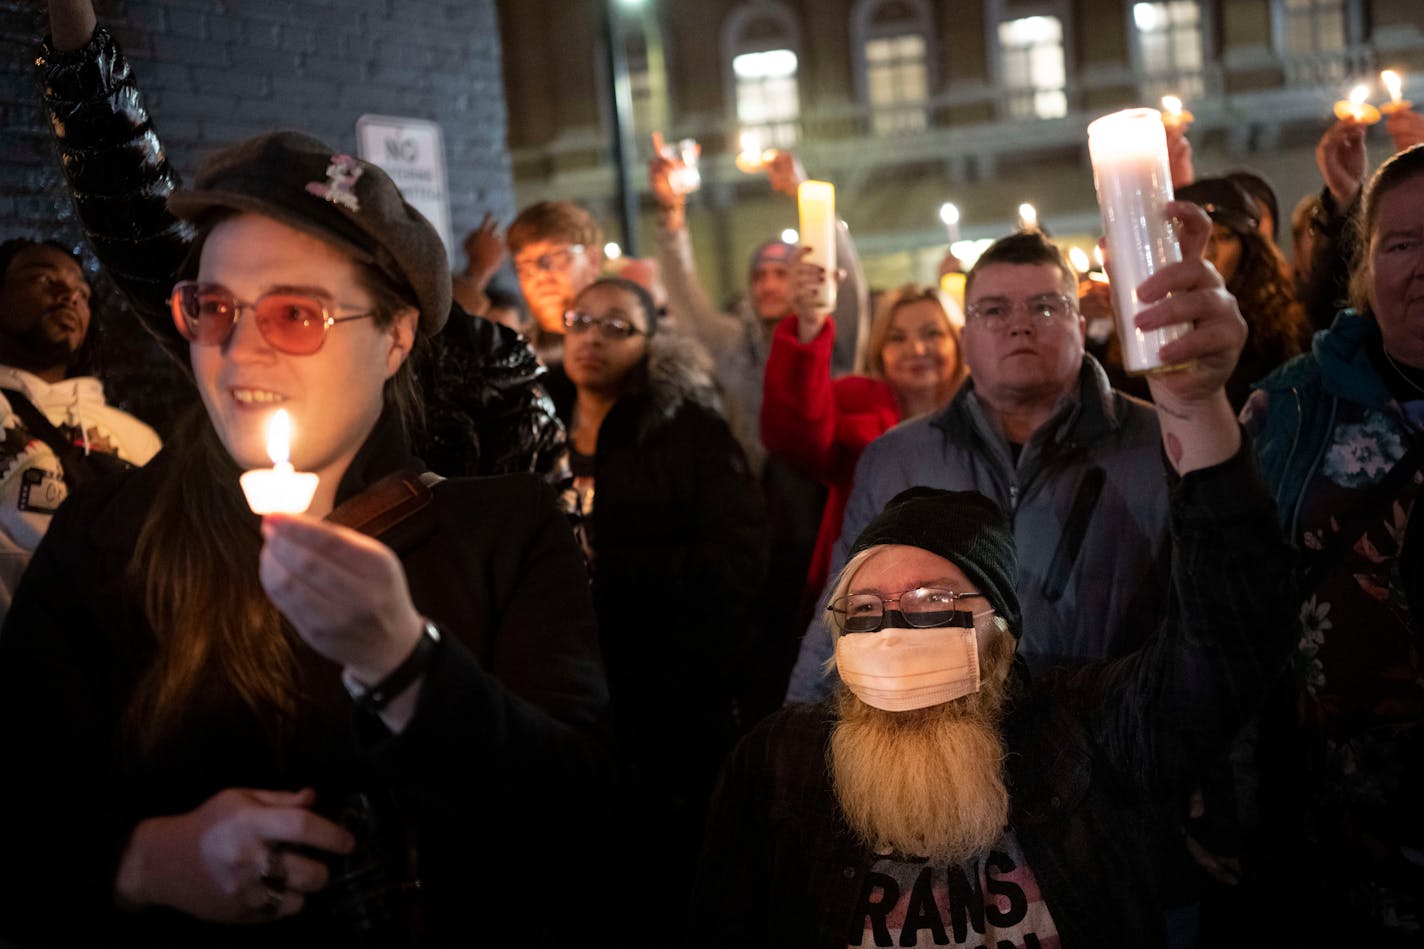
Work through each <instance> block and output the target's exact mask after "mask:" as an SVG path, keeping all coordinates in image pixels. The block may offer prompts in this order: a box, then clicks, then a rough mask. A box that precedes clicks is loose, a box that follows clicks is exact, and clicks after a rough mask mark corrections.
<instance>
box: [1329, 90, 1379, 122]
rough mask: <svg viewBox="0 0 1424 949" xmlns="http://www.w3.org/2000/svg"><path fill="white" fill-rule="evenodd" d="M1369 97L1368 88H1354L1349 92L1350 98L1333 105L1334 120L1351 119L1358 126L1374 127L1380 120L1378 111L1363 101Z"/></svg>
mask: <svg viewBox="0 0 1424 949" xmlns="http://www.w3.org/2000/svg"><path fill="white" fill-rule="evenodd" d="M1369 97H1370V87H1369V86H1363V85H1361V86H1356V87H1355V88H1353V89H1351V90H1350V98H1348V99H1341V100H1340V101H1338V102H1336V103H1335V118H1337V119H1352V120H1354V121H1355V122H1358V123H1359V124H1360V125H1374V124H1375V123H1376V122H1378V121H1379V120H1380V114H1379V109H1376V108H1375V107H1374V106H1372V105H1370V104H1369V103H1368V102H1366V101H1365V100H1366V99H1368V98H1369Z"/></svg>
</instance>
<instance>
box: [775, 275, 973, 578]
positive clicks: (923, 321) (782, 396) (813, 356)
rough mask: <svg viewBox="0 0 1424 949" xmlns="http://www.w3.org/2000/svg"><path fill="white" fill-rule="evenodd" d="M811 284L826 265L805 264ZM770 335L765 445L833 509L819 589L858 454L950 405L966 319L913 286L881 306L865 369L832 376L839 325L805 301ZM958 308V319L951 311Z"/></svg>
mask: <svg viewBox="0 0 1424 949" xmlns="http://www.w3.org/2000/svg"><path fill="white" fill-rule="evenodd" d="M805 269H806V271H807V274H806V279H805V280H804V281H802V286H804V287H805V288H807V289H808V290H809V289H813V288H814V287H815V285H816V283H818V282H819V273H820V271H819V269H818V268H814V267H807V268H805ZM809 297H810V293H801V292H798V294H797V300H796V303H795V305H794V306H793V309H794V310H795V312H794V315H792V316H788V317H786V318H785V319H784V320H782V321H781V323H780V324H779V325H778V326H777V327H776V332H775V334H774V335H773V336H772V342H771V355H770V357H769V358H768V359H767V364H766V377H765V381H764V383H763V387H764V388H763V393H762V403H761V437H762V442H763V443H765V445H766V448H767V450H768V451H770V452H771V453H773V454H777V455H781V456H782V457H784V458H786V459H787V460H788V461H790V462H791V463H792V464H794V465H795V466H796V467H798V468H800V469H801V470H802V471H804V472H806V473H807V474H808V475H810V476H811V477H814V478H816V479H817V480H818V481H820V482H821V483H823V484H825V485H826V487H827V489H828V494H827V496H826V507H825V510H824V511H823V512H822V514H821V528H820V532H819V533H818V534H817V537H816V550H815V554H814V556H813V557H812V558H811V567H810V570H809V571H808V573H807V577H806V585H807V588H808V590H809V591H810V592H811V594H812V595H816V594H818V593H819V592H820V590H821V588H822V587H823V586H824V585H825V582H826V571H827V570H828V568H829V566H830V561H831V548H832V546H833V545H834V544H835V542H836V538H837V537H839V536H840V532H841V519H842V516H843V515H844V514H845V506H846V500H847V499H848V498H849V497H850V489H851V483H852V481H853V479H854V477H855V464H856V462H857V461H859V460H860V453H861V452H862V451H863V450H864V449H865V446H866V445H869V444H870V443H871V442H872V441H874V440H875V439H876V438H879V437H880V435H881V434H883V433H884V432H885V431H886V430H887V429H889V428H890V427H891V426H893V425H896V424H898V423H899V422H900V421H901V420H902V419H907V418H912V417H914V416H916V415H923V414H924V413H926V412H931V411H933V410H935V409H938V408H940V407H941V406H943V405H945V404H946V403H947V402H948V401H949V399H950V397H951V396H953V395H954V393H955V390H957V389H958V388H959V384H960V383H961V382H962V381H963V380H964V376H965V374H966V372H967V369H966V367H965V365H964V358H963V356H962V355H961V354H960V351H959V329H958V326H959V325H960V324H962V323H963V321H964V318H963V317H962V316H960V315H959V312H958V307H956V306H955V304H954V303H953V302H951V301H949V300H947V299H946V298H945V297H943V296H942V295H941V294H940V293H939V291H938V290H936V289H935V288H934V287H931V286H928V285H924V284H913V283H912V284H906V285H905V286H903V287H900V288H899V289H898V290H895V291H893V292H891V293H887V294H886V295H885V296H884V297H883V298H882V300H881V303H880V306H879V307H878V308H877V309H876V313H875V319H874V321H873V322H872V323H871V326H870V339H869V344H868V347H867V353H868V357H867V362H868V367H867V370H868V371H867V374H866V375H863V376H842V377H841V378H839V379H832V378H831V348H832V346H833V345H834V343H835V329H836V328H835V322H834V321H833V320H830V319H827V314H824V313H815V312H812V310H811V309H810V308H808V307H804V306H801V305H799V304H800V301H801V300H804V299H809ZM951 310H953V314H954V315H953V316H951Z"/></svg>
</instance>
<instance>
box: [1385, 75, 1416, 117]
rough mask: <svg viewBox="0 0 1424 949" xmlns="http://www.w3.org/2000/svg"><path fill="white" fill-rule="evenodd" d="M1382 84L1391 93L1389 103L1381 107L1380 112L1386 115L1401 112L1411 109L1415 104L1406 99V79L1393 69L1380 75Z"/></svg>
mask: <svg viewBox="0 0 1424 949" xmlns="http://www.w3.org/2000/svg"><path fill="white" fill-rule="evenodd" d="M1380 82H1382V83H1384V87H1385V89H1386V90H1388V92H1389V101H1388V102H1386V103H1385V104H1384V105H1382V106H1380V111H1381V112H1383V113H1385V114H1386V115H1388V114H1390V113H1393V112H1400V111H1402V110H1404V109H1407V108H1409V107H1410V106H1411V105H1413V104H1414V103H1412V102H1410V101H1409V100H1408V99H1406V98H1404V78H1403V77H1402V76H1400V75H1399V73H1397V72H1395V71H1394V70H1393V69H1386V70H1384V71H1383V72H1381V73H1380Z"/></svg>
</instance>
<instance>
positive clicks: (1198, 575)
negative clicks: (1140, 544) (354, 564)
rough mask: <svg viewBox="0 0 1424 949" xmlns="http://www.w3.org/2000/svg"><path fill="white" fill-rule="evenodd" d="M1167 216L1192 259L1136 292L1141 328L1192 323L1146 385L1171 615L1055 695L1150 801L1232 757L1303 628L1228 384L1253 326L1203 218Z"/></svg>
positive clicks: (1176, 208)
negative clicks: (1166, 497) (1157, 431)
mask: <svg viewBox="0 0 1424 949" xmlns="http://www.w3.org/2000/svg"><path fill="white" fill-rule="evenodd" d="M1169 207H1170V209H1171V211H1172V213H1174V214H1176V215H1177V216H1178V217H1179V219H1180V221H1181V224H1182V227H1181V233H1182V252H1183V256H1184V258H1185V260H1184V262H1183V263H1180V264H1174V265H1172V266H1171V267H1168V268H1166V269H1164V270H1162V271H1160V272H1159V273H1158V274H1156V275H1154V276H1153V277H1152V278H1150V279H1149V280H1147V281H1146V282H1144V283H1143V285H1142V286H1141V287H1140V288H1139V290H1138V295H1139V297H1141V298H1142V299H1143V300H1145V301H1147V302H1149V303H1153V304H1154V305H1153V306H1151V307H1149V308H1148V309H1147V310H1145V311H1143V312H1142V313H1141V314H1140V315H1139V317H1138V321H1137V322H1138V325H1139V326H1141V327H1142V328H1144V329H1150V328H1154V327H1159V326H1164V325H1168V324H1172V323H1181V322H1183V321H1190V322H1191V323H1192V326H1193V328H1192V330H1191V331H1190V332H1189V333H1187V334H1186V335H1185V336H1184V337H1182V338H1181V339H1179V340H1176V341H1175V342H1173V343H1170V344H1168V345H1167V346H1165V347H1163V350H1162V355H1163V357H1164V358H1165V359H1166V360H1167V361H1168V362H1177V361H1184V362H1186V363H1187V367H1186V368H1184V369H1181V370H1178V371H1176V372H1171V373H1162V374H1158V375H1154V376H1151V377H1149V380H1148V382H1149V385H1150V386H1151V387H1152V394H1153V398H1154V400H1155V402H1156V404H1157V412H1158V418H1159V420H1160V422H1161V426H1162V446H1163V452H1164V455H1165V457H1166V459H1167V465H1168V480H1169V482H1170V498H1171V511H1170V523H1171V531H1172V572H1171V579H1170V589H1169V598H1168V607H1167V615H1166V617H1165V618H1164V620H1163V623H1162V626H1161V627H1160V628H1159V629H1158V630H1157V632H1156V633H1155V634H1154V635H1153V636H1152V637H1151V638H1150V640H1149V641H1148V642H1147V644H1146V645H1144V646H1143V647H1142V648H1141V649H1139V650H1138V651H1136V652H1134V653H1133V654H1132V655H1130V656H1127V657H1125V658H1123V659H1121V660H1117V661H1115V662H1112V663H1109V664H1106V665H1102V666H1095V667H1091V668H1089V669H1086V670H1083V671H1082V672H1080V673H1077V674H1075V675H1074V676H1073V677H1071V678H1068V679H1066V680H1063V693H1062V695H1061V696H1060V697H1059V699H1058V700H1059V701H1062V702H1066V703H1071V705H1072V706H1073V707H1074V708H1075V709H1076V710H1077V711H1078V712H1079V713H1080V714H1081V715H1082V716H1083V717H1084V719H1085V720H1086V721H1087V722H1088V723H1089V728H1090V733H1092V734H1093V735H1094V736H1095V737H1096V739H1097V741H1098V743H1099V748H1100V750H1101V752H1102V754H1103V755H1104V757H1105V759H1106V760H1107V762H1108V764H1109V766H1110V768H1111V770H1112V772H1113V773H1114V774H1115V775H1116V779H1117V780H1118V781H1120V782H1121V783H1122V784H1124V785H1125V786H1128V787H1131V788H1134V789H1135V790H1136V791H1137V792H1138V793H1141V794H1144V795H1156V794H1160V793H1165V792H1169V791H1172V790H1180V789H1181V785H1182V783H1183V782H1185V781H1187V780H1189V779H1190V778H1191V777H1192V776H1193V775H1194V774H1196V773H1197V772H1198V771H1199V769H1200V768H1201V767H1202V766H1204V765H1205V764H1206V763H1207V761H1208V760H1209V759H1210V757H1211V756H1212V755H1214V754H1216V753H1219V752H1220V751H1222V750H1224V748H1225V746H1226V743H1227V742H1228V741H1229V739H1230V738H1231V736H1232V734H1234V732H1235V729H1236V728H1237V727H1238V726H1239V725H1240V723H1241V722H1242V721H1243V720H1244V718H1245V717H1246V716H1247V715H1248V714H1249V713H1250V711H1251V710H1252V708H1253V704H1254V701H1255V699H1256V698H1257V697H1258V696H1259V695H1260V694H1261V692H1262V690H1263V689H1264V688H1265V686H1266V685H1268V683H1269V681H1270V679H1271V677H1272V676H1273V675H1274V674H1275V673H1276V671H1277V670H1279V668H1280V667H1281V664H1282V663H1283V661H1284V660H1285V657H1286V652H1287V650H1288V649H1289V646H1290V642H1291V636H1292V629H1293V613H1292V607H1291V601H1292V598H1291V588H1292V575H1293V564H1294V557H1293V554H1292V551H1291V550H1290V548H1289V547H1288V545H1287V544H1286V543H1285V541H1284V539H1283V538H1282V536H1281V533H1280V530H1279V528H1278V526H1277V524H1276V516H1275V506H1274V504H1273V503H1272V501H1271V499H1270V496H1269V494H1268V493H1267V492H1266V490H1265V488H1264V486H1263V484H1262V482H1261V479H1260V476H1259V474H1258V473H1257V471H1256V468H1255V464H1254V460H1253V457H1252V452H1251V451H1250V448H1249V446H1247V445H1245V444H1244V443H1243V436H1242V434H1241V430H1240V427H1239V426H1238V425H1237V424H1236V421H1235V419H1234V417H1233V416H1232V413H1231V409H1230V406H1229V404H1228V403H1227V401H1226V394H1225V389H1224V385H1225V381H1226V379H1227V377H1228V376H1229V375H1230V374H1231V371H1232V369H1233V367H1234V366H1235V363H1236V358H1237V356H1238V355H1239V354H1240V351H1241V348H1242V346H1243V344H1244V342H1245V338H1246V327H1245V323H1244V321H1243V320H1242V319H1241V315H1240V313H1239V312H1238V310H1237V307H1236V302H1235V300H1234V299H1233V298H1232V297H1231V296H1230V295H1229V294H1227V293H1226V291H1225V288H1224V287H1223V285H1222V282H1221V277H1220V275H1219V274H1218V273H1217V272H1216V271H1215V269H1214V268H1212V267H1211V266H1210V265H1209V264H1206V263H1205V262H1203V261H1202V260H1201V254H1200V251H1201V247H1202V245H1203V244H1204V242H1205V240H1206V235H1207V233H1208V231H1209V228H1210V223H1209V220H1208V219H1207V217H1206V215H1205V213H1204V212H1202V211H1200V210H1199V209H1196V208H1193V207H1190V206H1187V205H1183V204H1181V203H1177V204H1174V205H1171V206H1169ZM1168 294H1170V296H1168Z"/></svg>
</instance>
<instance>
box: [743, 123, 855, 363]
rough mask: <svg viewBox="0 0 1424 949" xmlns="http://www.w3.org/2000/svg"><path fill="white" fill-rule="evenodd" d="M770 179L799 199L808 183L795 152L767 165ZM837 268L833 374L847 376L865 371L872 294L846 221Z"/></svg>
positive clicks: (840, 230)
mask: <svg viewBox="0 0 1424 949" xmlns="http://www.w3.org/2000/svg"><path fill="white" fill-rule="evenodd" d="M766 177H767V181H768V182H769V183H770V184H771V187H772V190H774V191H779V192H781V193H782V194H784V195H786V196H787V197H789V198H791V199H792V200H795V199H796V196H797V189H798V188H799V187H800V186H801V182H803V181H805V180H806V169H805V168H803V167H801V162H800V161H799V160H798V159H797V158H796V155H795V153H794V152H791V151H788V150H786V149H780V150H778V151H777V152H776V154H775V155H774V156H773V157H772V159H771V161H770V162H768V163H767V166H766ZM836 269H837V270H840V271H842V276H841V280H840V288H839V289H838V290H837V292H836V308H835V310H834V312H832V313H831V317H832V319H833V320H835V324H836V340H835V348H834V349H833V350H832V355H831V375H833V376H843V375H846V374H847V373H852V372H864V371H865V343H866V338H867V337H868V336H869V335H870V291H869V289H868V288H867V286H866V282H865V269H864V268H863V267H861V265H860V254H859V252H858V251H856V249H855V242H854V241H852V240H851V238H850V228H849V227H848V226H847V225H846V222H845V221H843V220H837V221H836Z"/></svg>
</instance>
